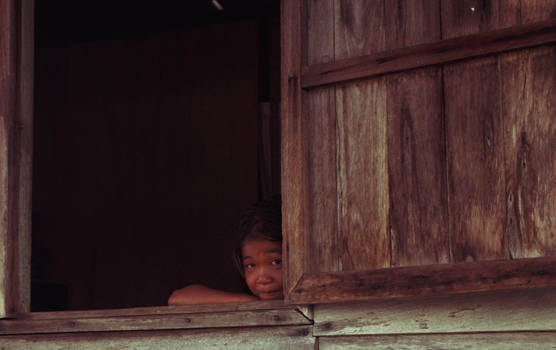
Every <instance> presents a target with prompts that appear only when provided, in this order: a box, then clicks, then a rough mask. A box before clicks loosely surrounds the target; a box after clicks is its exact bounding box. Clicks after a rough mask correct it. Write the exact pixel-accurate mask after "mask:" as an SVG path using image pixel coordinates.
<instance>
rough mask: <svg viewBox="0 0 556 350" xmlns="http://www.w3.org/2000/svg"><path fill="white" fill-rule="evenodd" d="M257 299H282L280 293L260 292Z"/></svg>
mask: <svg viewBox="0 0 556 350" xmlns="http://www.w3.org/2000/svg"><path fill="white" fill-rule="evenodd" d="M258 297H259V298H260V299H261V300H272V299H282V291H275V292H261V293H259V295H258Z"/></svg>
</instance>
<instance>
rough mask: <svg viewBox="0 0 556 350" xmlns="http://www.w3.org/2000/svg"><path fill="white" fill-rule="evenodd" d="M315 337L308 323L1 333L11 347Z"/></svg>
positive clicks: (281, 343) (250, 342) (203, 344)
mask: <svg viewBox="0 0 556 350" xmlns="http://www.w3.org/2000/svg"><path fill="white" fill-rule="evenodd" d="M314 344H315V338H313V337H312V336H311V328H310V327H309V326H298V327H268V328H262V327H261V328H245V329H241V328H235V329H225V330H222V329H211V330H188V331H151V332H147V331H136V332H135V331H134V332H114V333H70V334H44V335H26V336H22V335H18V336H7V337H0V348H2V349H10V350H30V349H40V350H70V349H71V350H73V349H75V350H97V349H98V350H100V349H102V350H127V349H129V350H131V349H133V350H143V349H144V350H147V349H149V350H150V349H161V350H173V349H175V350H178V349H199V350H201V349H223V348H226V349H242V350H247V349H280V350H282V349H292V350H297V349H307V350H313V349H314V346H315V345H314Z"/></svg>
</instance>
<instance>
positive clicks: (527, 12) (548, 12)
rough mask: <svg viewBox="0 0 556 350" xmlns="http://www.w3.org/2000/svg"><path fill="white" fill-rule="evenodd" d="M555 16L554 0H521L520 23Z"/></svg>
mask: <svg viewBox="0 0 556 350" xmlns="http://www.w3.org/2000/svg"><path fill="white" fill-rule="evenodd" d="M552 18H556V0H521V23H522V24H527V23H534V22H538V21H545V20H548V19H552Z"/></svg>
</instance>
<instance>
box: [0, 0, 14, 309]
mask: <svg viewBox="0 0 556 350" xmlns="http://www.w3.org/2000/svg"><path fill="white" fill-rule="evenodd" d="M13 16H14V10H13V1H9V0H2V1H0V317H4V316H6V315H7V314H9V313H11V312H13V310H12V308H13V303H12V296H11V293H10V292H11V291H10V289H9V286H10V282H11V275H10V270H11V269H12V266H11V264H10V257H11V254H13V253H14V252H13V248H12V247H13V245H12V244H11V238H12V237H10V231H9V227H8V225H9V208H10V206H9V205H10V202H9V192H8V191H9V180H10V176H9V171H10V168H11V167H10V166H9V158H10V156H9V151H10V139H11V136H10V133H11V127H12V125H11V124H12V122H13V118H14V106H15V76H14V68H15V67H14V58H15V53H14V48H13V40H12V38H13V37H14V33H13V30H14V24H13V20H14V17H13Z"/></svg>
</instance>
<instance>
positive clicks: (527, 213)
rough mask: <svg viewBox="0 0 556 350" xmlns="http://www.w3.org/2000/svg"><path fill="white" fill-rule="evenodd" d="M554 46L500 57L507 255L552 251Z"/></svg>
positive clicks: (555, 209)
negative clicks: (508, 252) (508, 251)
mask: <svg viewBox="0 0 556 350" xmlns="http://www.w3.org/2000/svg"><path fill="white" fill-rule="evenodd" d="M555 62H556V48H555V46H549V47H542V48H538V49H531V50H524V51H520V52H516V53H509V54H506V55H502V56H501V57H500V76H501V90H502V91H501V99H502V103H501V104H502V115H503V117H504V149H505V150H506V155H505V171H506V198H505V201H506V204H507V217H506V232H507V235H508V243H509V249H510V253H511V256H512V257H513V258H527V257H536V256H554V255H556V217H555V213H556V186H555V184H556V153H555V150H556V105H555V101H556V69H555V68H554V67H555Z"/></svg>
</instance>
